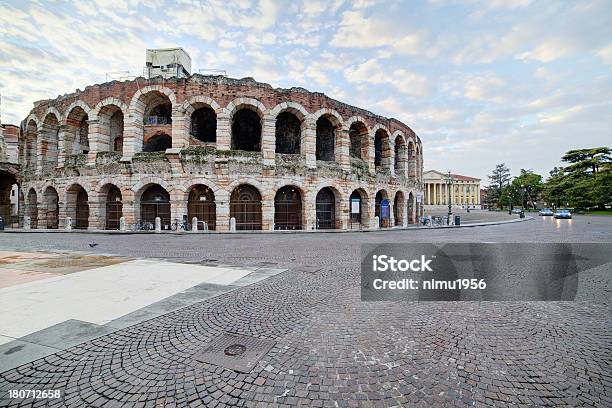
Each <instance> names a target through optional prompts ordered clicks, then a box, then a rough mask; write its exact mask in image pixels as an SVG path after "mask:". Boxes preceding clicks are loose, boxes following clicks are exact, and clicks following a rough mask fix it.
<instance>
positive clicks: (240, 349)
mask: <svg viewBox="0 0 612 408" xmlns="http://www.w3.org/2000/svg"><path fill="white" fill-rule="evenodd" d="M245 351H246V346H245V345H244V344H232V345H231V346H228V347H226V348H225V350H223V353H225V355H226V356H239V355H240V354H244V352H245Z"/></svg>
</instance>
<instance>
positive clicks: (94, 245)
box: [89, 241, 98, 248]
mask: <svg viewBox="0 0 612 408" xmlns="http://www.w3.org/2000/svg"><path fill="white" fill-rule="evenodd" d="M97 246H98V243H97V242H94V241H91V242H90V243H89V247H90V248H95V247H97Z"/></svg>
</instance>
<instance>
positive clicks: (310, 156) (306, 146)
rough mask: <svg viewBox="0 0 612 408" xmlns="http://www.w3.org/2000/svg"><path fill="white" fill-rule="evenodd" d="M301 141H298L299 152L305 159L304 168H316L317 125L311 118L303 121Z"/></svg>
mask: <svg viewBox="0 0 612 408" xmlns="http://www.w3.org/2000/svg"><path fill="white" fill-rule="evenodd" d="M301 136H302V139H301V140H300V150H301V152H300V153H301V154H302V156H304V157H305V159H306V167H308V168H309V169H316V168H317V156H316V154H317V124H316V122H313V121H312V119H311V118H306V119H305V120H304V125H303V126H302V135H301Z"/></svg>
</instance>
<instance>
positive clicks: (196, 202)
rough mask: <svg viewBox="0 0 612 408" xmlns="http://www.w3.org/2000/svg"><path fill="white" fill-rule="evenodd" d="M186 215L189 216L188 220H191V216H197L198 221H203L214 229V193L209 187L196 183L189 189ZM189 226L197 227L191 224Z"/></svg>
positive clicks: (215, 212)
mask: <svg viewBox="0 0 612 408" xmlns="http://www.w3.org/2000/svg"><path fill="white" fill-rule="evenodd" d="M187 216H188V217H189V220H188V222H191V220H192V219H193V217H197V218H198V223H200V222H205V223H206V224H207V225H208V229H209V230H214V229H216V227H217V206H216V204H215V194H214V193H213V191H212V190H211V189H210V188H208V187H206V186H205V185H202V184H198V185H197V186H194V187H193V188H192V189H191V191H190V192H189V199H188V201H187ZM191 228H198V227H196V226H195V225H192V226H191ZM202 228H203V225H202Z"/></svg>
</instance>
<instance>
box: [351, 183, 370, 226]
mask: <svg viewBox="0 0 612 408" xmlns="http://www.w3.org/2000/svg"><path fill="white" fill-rule="evenodd" d="M357 199H358V200H357ZM357 201H358V203H359V204H356V202H357ZM348 205H349V208H348V210H349V225H348V228H349V229H362V228H367V227H368V226H369V223H370V198H369V195H368V192H367V190H366V189H365V188H363V187H356V188H354V189H353V190H352V192H351V193H350V195H349V200H348Z"/></svg>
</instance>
